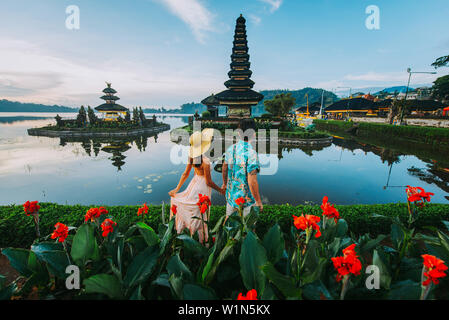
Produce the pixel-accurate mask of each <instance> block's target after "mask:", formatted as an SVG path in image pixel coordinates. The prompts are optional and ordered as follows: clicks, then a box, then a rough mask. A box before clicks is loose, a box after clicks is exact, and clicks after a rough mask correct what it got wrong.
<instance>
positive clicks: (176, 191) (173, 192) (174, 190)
mask: <svg viewBox="0 0 449 320" xmlns="http://www.w3.org/2000/svg"><path fill="white" fill-rule="evenodd" d="M177 193H178V190H176V189H173V190H172V191H170V192H169V193H168V195H169V196H170V197H174V196H175V195H176V194H177Z"/></svg>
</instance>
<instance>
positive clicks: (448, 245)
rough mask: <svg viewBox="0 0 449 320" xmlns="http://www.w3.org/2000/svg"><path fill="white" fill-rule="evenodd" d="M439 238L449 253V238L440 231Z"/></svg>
mask: <svg viewBox="0 0 449 320" xmlns="http://www.w3.org/2000/svg"><path fill="white" fill-rule="evenodd" d="M438 237H439V238H440V242H441V245H442V246H443V248H445V249H446V251H447V252H448V253H449V237H448V236H447V235H446V234H444V233H443V232H441V231H438Z"/></svg>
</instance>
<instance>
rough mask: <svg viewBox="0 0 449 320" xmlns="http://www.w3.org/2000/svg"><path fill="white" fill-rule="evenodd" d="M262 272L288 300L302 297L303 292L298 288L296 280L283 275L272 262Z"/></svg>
mask: <svg viewBox="0 0 449 320" xmlns="http://www.w3.org/2000/svg"><path fill="white" fill-rule="evenodd" d="M262 271H263V273H264V274H265V275H266V276H267V278H268V279H269V280H270V281H271V282H272V283H273V284H274V285H275V286H276V287H277V288H278V289H279V290H280V291H281V292H282V294H283V295H284V296H285V297H286V298H293V297H295V298H298V297H300V295H301V290H300V289H299V288H297V287H296V281H295V279H294V278H292V277H288V276H286V275H283V274H281V273H280V272H279V271H277V270H276V268H275V267H274V266H273V264H271V263H270V262H268V263H266V264H265V265H264V266H263V267H262Z"/></svg>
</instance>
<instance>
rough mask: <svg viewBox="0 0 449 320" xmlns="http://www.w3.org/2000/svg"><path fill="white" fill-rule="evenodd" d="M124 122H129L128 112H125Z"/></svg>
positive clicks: (129, 115)
mask: <svg viewBox="0 0 449 320" xmlns="http://www.w3.org/2000/svg"><path fill="white" fill-rule="evenodd" d="M125 122H128V123H129V122H131V114H130V113H129V111H126V113H125Z"/></svg>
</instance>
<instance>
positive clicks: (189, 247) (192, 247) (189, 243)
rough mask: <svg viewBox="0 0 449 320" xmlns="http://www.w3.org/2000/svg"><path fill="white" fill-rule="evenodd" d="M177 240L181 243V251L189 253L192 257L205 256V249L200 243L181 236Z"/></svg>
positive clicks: (184, 235)
mask: <svg viewBox="0 0 449 320" xmlns="http://www.w3.org/2000/svg"><path fill="white" fill-rule="evenodd" d="M178 239H179V240H181V241H182V242H183V247H182V249H183V250H184V251H187V252H189V253H191V254H192V255H198V256H201V257H202V256H205V255H206V254H207V248H205V247H204V246H203V245H201V243H199V242H198V241H196V240H195V239H193V238H192V237H190V236H188V235H186V234H181V235H179V236H178Z"/></svg>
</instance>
